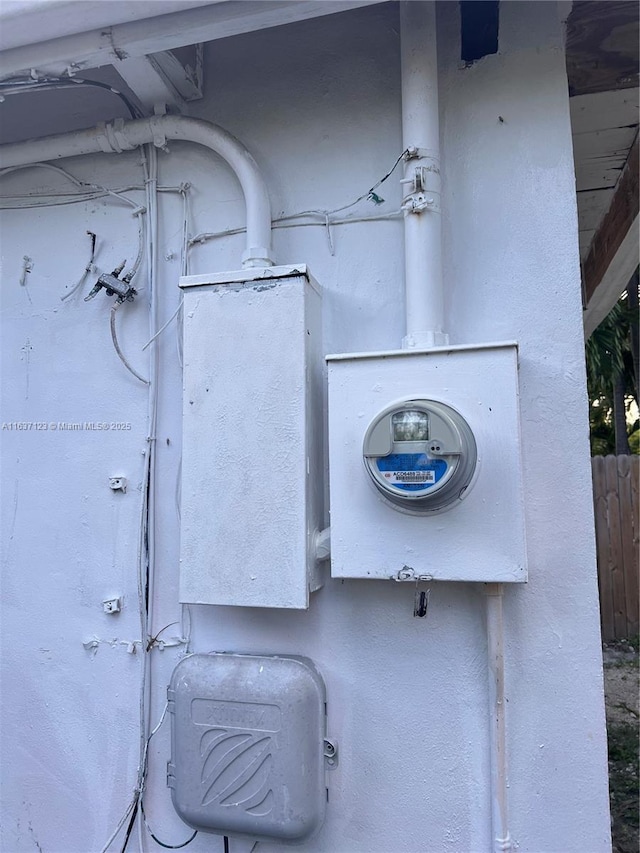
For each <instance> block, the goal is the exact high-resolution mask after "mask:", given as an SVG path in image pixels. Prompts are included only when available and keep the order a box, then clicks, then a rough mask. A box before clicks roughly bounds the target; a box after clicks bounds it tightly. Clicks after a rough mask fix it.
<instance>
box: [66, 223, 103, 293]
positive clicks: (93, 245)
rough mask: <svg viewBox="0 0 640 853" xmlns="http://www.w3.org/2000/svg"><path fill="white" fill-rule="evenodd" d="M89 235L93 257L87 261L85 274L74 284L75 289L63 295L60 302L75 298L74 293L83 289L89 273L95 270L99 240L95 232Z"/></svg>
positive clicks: (89, 232)
mask: <svg viewBox="0 0 640 853" xmlns="http://www.w3.org/2000/svg"><path fill="white" fill-rule="evenodd" d="M87 234H88V235H89V239H90V240H91V255H90V256H89V260H88V261H87V263H86V266H85V268H84V272H83V273H82V275H81V276H80V278H79V279H78V281H77V282H76V284H74V285H73V287H72V288H71V290H69V291H68V292H67V293H65V294H63V295H62V296H61V297H60V301H61V302H64V301H65V300H66V299H69V297H70V296H73V294H74V293H76V292H77V291H78V290H80V288H81V287H82V285H83V284H84V283H85V281H86V280H87V276H88V275H89V273H90V272H91V271H92V269H93V260H94V258H95V256H96V241H97V238H96V235H95V234H94V233H93V231H87Z"/></svg>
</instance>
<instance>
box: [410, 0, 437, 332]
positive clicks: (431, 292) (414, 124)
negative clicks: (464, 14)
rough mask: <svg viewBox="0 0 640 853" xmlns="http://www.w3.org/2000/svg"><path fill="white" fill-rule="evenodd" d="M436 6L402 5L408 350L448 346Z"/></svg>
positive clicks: (421, 1) (414, 0)
mask: <svg viewBox="0 0 640 853" xmlns="http://www.w3.org/2000/svg"><path fill="white" fill-rule="evenodd" d="M435 5H436V4H435V2H432V0H429V1H428V2H425V0H404V2H401V3H400V38H401V70H402V139H403V146H404V148H405V150H407V151H408V152H409V154H408V155H407V156H406V157H405V172H404V180H403V182H402V183H403V187H404V198H403V204H402V207H403V209H404V213H405V217H404V246H405V299H406V318H407V319H406V336H405V338H404V339H403V342H402V345H403V347H404V348H405V349H413V348H418V349H427V348H429V347H434V346H440V345H443V344H444V345H446V344H447V343H448V342H449V338H448V335H447V334H446V333H445V331H444V293H443V282H442V217H441V205H440V196H441V178H440V122H439V115H438V54H437V47H436V10H435Z"/></svg>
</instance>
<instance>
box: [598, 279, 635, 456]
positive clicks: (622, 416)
mask: <svg viewBox="0 0 640 853" xmlns="http://www.w3.org/2000/svg"><path fill="white" fill-rule="evenodd" d="M631 286H635V287H636V288H637V284H635V285H630V287H631ZM628 297H629V293H628V292H625V293H624V294H623V295H622V297H621V298H620V299H619V301H618V302H617V303H616V304H615V305H614V306H613V308H612V309H611V311H610V313H609V314H608V316H607V317H606V318H605V319H604V320H603V321H602V323H600V325H599V326H598V328H597V329H596V330H595V331H594V332H593V334H592V335H591V337H590V338H589V340H588V341H587V344H586V348H585V355H586V362H587V389H588V392H589V422H590V428H591V454H592V455H593V456H606V455H607V454H609V453H616V452H620V451H618V450H617V447H619V445H620V435H618V441H617V442H616V414H617V415H618V417H617V420H618V429H619V430H620V429H622V430H623V431H624V428H625V426H626V434H627V436H628V442H629V445H628V446H629V450H630V452H631V453H638V452H639V451H640V430H639V423H638V421H637V420H636V421H635V422H633V420H632V416H631V410H632V406H633V402H634V401H635V403H636V405H637V403H638V387H637V377H636V375H635V367H634V359H633V351H632V343H631V339H632V328H633V326H634V324H635V326H636V329H637V322H638V318H637V316H635V314H636V312H635V311H634V310H632V309H630V308H629V301H630V300H629V298H628ZM616 393H617V395H618V396H617V398H616ZM616 407H618V409H619V411H618V412H616ZM620 424H622V427H620Z"/></svg>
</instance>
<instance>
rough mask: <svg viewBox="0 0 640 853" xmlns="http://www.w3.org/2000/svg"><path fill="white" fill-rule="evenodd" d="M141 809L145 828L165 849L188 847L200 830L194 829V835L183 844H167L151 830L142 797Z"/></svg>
mask: <svg viewBox="0 0 640 853" xmlns="http://www.w3.org/2000/svg"><path fill="white" fill-rule="evenodd" d="M140 811H141V813H142V821H143V823H144V826H145V829H146V830H147V832H148V833H149V835H150V836H151V837H152V838H153V840H154V841H155V842H156V844H159V845H160V847H164V848H165V850H180V849H181V848H182V847H186V846H187V844H191V842H192V841H193V839H194V838H195V837H196V835H197V834H198V830H197V829H195V830H194V831H193V835H191V836H189V838H187V840H186V841H183V842H182V844H165V842H164V841H160V839H159V838H158V837H157V836H156V835H154V834H153V832H152V831H151V827H150V826H149V823H148V821H147V816H146V814H145V812H144V803H143V800H142V799H141V800H140Z"/></svg>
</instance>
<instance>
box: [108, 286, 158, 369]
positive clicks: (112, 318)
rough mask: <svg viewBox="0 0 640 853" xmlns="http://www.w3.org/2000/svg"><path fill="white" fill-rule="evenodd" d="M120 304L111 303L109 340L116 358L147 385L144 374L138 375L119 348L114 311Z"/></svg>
mask: <svg viewBox="0 0 640 853" xmlns="http://www.w3.org/2000/svg"><path fill="white" fill-rule="evenodd" d="M120 305H122V303H121V302H115V303H114V304H113V306H112V307H111V315H110V318H109V328H110V329H111V340H112V342H113V348H114V349H115V351H116V353H117V354H118V358H119V359H120V361H121V362H122V363H123V364H124V366H125V367H126V368H127V370H128V371H129V373H131V374H133V376H135V377H136V379H139V380H140V382H143V383H144V384H145V385H148V384H149V380H148V379H145V378H144V376H140V374H139V373H138V371H137V370H136V369H135V368H133V367H131V365H130V364H129V362H128V361H127V358H126V356H125V354H124V353H123V352H122V350H121V349H120V344H119V343H118V335H117V333H116V312H117V310H118V308H119V307H120Z"/></svg>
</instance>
